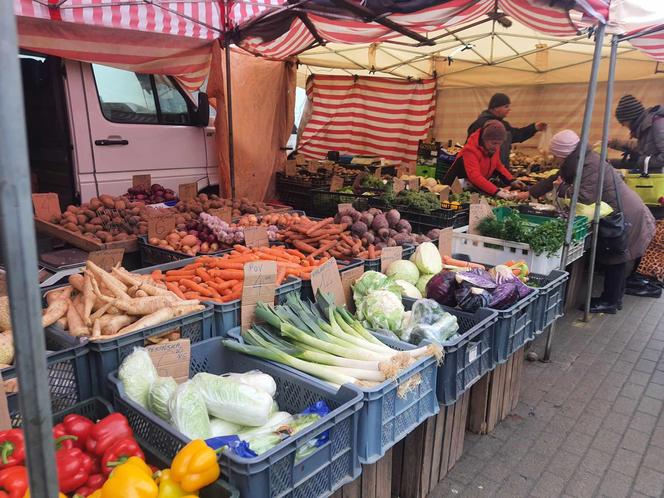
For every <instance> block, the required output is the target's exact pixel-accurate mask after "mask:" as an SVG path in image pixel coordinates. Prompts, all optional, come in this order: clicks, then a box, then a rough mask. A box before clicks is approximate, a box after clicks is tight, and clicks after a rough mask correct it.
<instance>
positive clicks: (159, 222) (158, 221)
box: [148, 214, 175, 240]
mask: <svg viewBox="0 0 664 498" xmlns="http://www.w3.org/2000/svg"><path fill="white" fill-rule="evenodd" d="M174 229H175V217H174V216H173V215H172V214H154V215H152V216H150V217H149V218H148V239H152V238H155V237H156V238H158V239H160V240H161V239H164V238H166V236H167V235H168V234H169V233H171V232H172V231H173V230H174Z"/></svg>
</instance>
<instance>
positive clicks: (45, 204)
mask: <svg viewBox="0 0 664 498" xmlns="http://www.w3.org/2000/svg"><path fill="white" fill-rule="evenodd" d="M32 206H33V207H34V208H35V216H36V217H37V218H39V219H40V220H44V221H48V222H50V221H51V220H52V219H53V218H55V217H56V216H60V214H61V213H62V212H61V211H60V199H59V198H58V194H56V193H53V192H51V193H49V194H32Z"/></svg>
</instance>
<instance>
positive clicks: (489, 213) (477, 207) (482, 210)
mask: <svg viewBox="0 0 664 498" xmlns="http://www.w3.org/2000/svg"><path fill="white" fill-rule="evenodd" d="M487 217H492V218H493V209H491V206H489V205H488V204H482V203H479V204H471V205H470V213H469V214H468V233H470V234H477V233H479V232H478V231H477V225H479V223H480V221H482V220H483V219H484V218H487Z"/></svg>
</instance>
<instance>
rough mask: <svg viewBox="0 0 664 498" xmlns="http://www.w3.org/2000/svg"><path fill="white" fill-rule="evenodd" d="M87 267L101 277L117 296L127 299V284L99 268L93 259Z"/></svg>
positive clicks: (100, 279) (101, 280)
mask: <svg viewBox="0 0 664 498" xmlns="http://www.w3.org/2000/svg"><path fill="white" fill-rule="evenodd" d="M86 267H87V269H88V270H90V271H91V272H92V273H93V274H94V275H95V276H96V277H97V278H98V279H99V281H100V282H103V283H104V284H105V285H106V287H108V289H109V290H110V291H111V292H112V293H113V294H115V296H116V297H118V298H125V299H126V298H128V297H129V296H128V295H127V286H126V285H125V284H123V283H122V282H120V281H119V280H118V279H117V278H115V277H114V276H113V275H111V274H110V273H108V272H106V271H104V270H103V269H101V268H99V267H98V266H97V265H96V264H94V263H93V262H92V261H88V262H87V264H86Z"/></svg>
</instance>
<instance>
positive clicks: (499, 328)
mask: <svg viewBox="0 0 664 498" xmlns="http://www.w3.org/2000/svg"><path fill="white" fill-rule="evenodd" d="M537 296H538V291H537V289H534V291H533V292H531V293H530V294H528V295H527V296H526V297H524V298H523V299H520V300H519V301H518V302H516V303H515V304H513V305H512V306H510V307H509V308H507V309H505V310H492V311H495V312H496V313H497V314H498V321H497V322H496V330H495V333H494V343H493V344H494V345H493V347H494V361H495V362H496V363H505V362H506V361H507V360H508V359H509V357H510V356H511V355H512V353H514V352H515V351H517V350H518V349H520V348H521V347H523V345H524V344H526V343H527V342H528V341H531V340H532V339H533V338H534V337H535V327H536V324H537V317H536V313H535V310H536V304H537ZM488 309H491V308H488Z"/></svg>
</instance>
